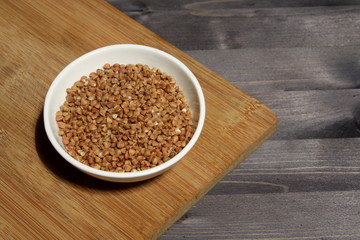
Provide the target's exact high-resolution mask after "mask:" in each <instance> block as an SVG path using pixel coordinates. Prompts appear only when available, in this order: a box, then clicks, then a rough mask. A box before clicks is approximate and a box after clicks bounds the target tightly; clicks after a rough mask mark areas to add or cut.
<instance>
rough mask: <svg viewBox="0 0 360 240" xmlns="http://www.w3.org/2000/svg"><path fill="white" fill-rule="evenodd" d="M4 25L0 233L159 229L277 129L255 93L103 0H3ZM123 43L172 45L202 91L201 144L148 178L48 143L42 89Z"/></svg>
mask: <svg viewBox="0 0 360 240" xmlns="http://www.w3.org/2000/svg"><path fill="white" fill-rule="evenodd" d="M50 2H51V3H50ZM0 26H1V31H0V41H1V42H0V43H1V44H0V50H1V54H0V63H1V64H0V74H1V79H0V99H1V106H0V108H1V115H0V148H1V149H0V161H1V169H0V179H1V181H0V193H1V194H0V238H1V239H12V238H13V239H146V238H156V237H158V236H160V235H161V233H163V232H164V231H165V230H166V229H167V228H168V227H169V226H171V224H173V223H174V222H175V221H176V220H177V219H179V217H180V216H181V215H182V214H184V213H185V212H186V211H187V210H188V209H189V208H190V207H191V206H192V205H193V204H194V203H195V202H196V201H197V200H198V199H199V198H200V197H201V196H203V195H204V194H205V193H206V192H207V191H208V190H209V189H211V188H212V187H213V186H214V185H215V184H216V183H217V182H218V181H219V180H220V179H221V178H222V177H224V176H225V175H226V174H227V173H228V172H229V171H230V170H232V169H233V168H234V167H235V166H236V165H237V164H239V163H240V162H241V161H242V160H243V159H244V158H245V157H246V156H247V155H249V154H250V153H251V152H252V151H254V150H255V149H256V148H257V147H258V146H259V145H260V144H261V143H262V142H263V141H264V140H265V139H266V138H268V137H269V136H270V135H271V134H272V133H273V132H274V131H275V129H276V125H277V120H276V116H275V115H274V114H273V113H272V112H271V111H270V110H269V109H268V108H266V107H265V106H264V105H262V104H261V103H260V102H258V101H257V100H256V99H254V98H252V97H250V96H248V95H247V94H245V93H244V92H242V91H241V90H240V89H237V88H235V87H234V86H232V85H231V84H229V83H228V82H227V81H226V80H224V79H222V78H221V77H220V76H218V75H216V74H215V73H214V72H212V71H211V70H209V69H207V68H206V67H204V66H203V65H201V64H200V63H198V62H196V61H195V60H194V59H192V58H191V57H189V56H188V55H186V54H185V53H183V52H182V51H180V50H179V49H177V48H175V47H174V46H172V45H170V44H169V43H167V42H166V41H164V40H163V39H161V38H159V37H158V36H157V35H155V34H154V33H152V32H151V31H149V30H147V29H146V28H144V27H143V26H141V25H139V24H138V23H136V22H135V21H133V20H132V19H130V18H129V17H127V16H126V15H124V14H123V13H121V12H119V11H118V10H117V9H115V8H113V7H111V6H110V5H108V4H107V3H105V2H103V1H100V0H96V1H88V0H84V1H76V2H74V1H66V0H57V1H46V0H37V1H33V0H27V1H26V0H18V1H7V0H5V1H2V3H1V8H0ZM119 43H134V44H143V45H148V46H151V47H155V48H158V49H161V50H163V51H166V52H168V53H170V54H172V55H174V56H175V57H177V58H178V59H180V60H181V61H182V62H183V63H185V65H187V66H188V67H189V68H190V69H191V70H192V71H193V73H194V74H195V75H196V77H197V78H198V79H199V81H200V84H201V86H202V87H203V90H204V94H205V99H206V107H207V116H206V120H205V125H204V129H203V132H202V134H201V136H200V138H199V140H198V142H197V143H196V145H195V147H194V148H193V149H192V150H191V151H190V153H188V154H187V155H186V157H185V158H184V159H183V160H182V161H180V163H178V164H177V165H176V166H175V167H174V168H173V169H171V170H170V171H168V172H166V173H165V174H163V175H161V176H159V177H157V178H155V179H152V180H149V181H146V182H140V183H131V184H129V183H127V184H121V183H109V182H104V181H100V180H97V179H95V178H91V177H89V176H87V175H85V174H83V173H81V172H80V171H78V170H76V169H75V168H73V167H72V166H70V165H69V164H68V163H67V162H66V161H65V160H64V159H62V158H61V157H60V155H59V154H57V152H56V151H55V150H54V149H53V148H52V146H51V145H50V143H49V141H48V139H47V137H46V135H45V131H44V127H43V120H42V107H43V103H44V98H45V94H46V92H47V89H48V87H49V86H50V84H51V82H52V81H53V79H54V78H55V76H56V75H57V74H58V73H59V72H60V71H61V70H62V68H63V67H65V66H66V65H67V64H68V63H70V62H71V61H72V60H74V59H75V58H77V57H79V56H80V55H82V54H84V53H86V52H88V51H91V50H93V49H96V48H99V47H103V46H106V45H111V44H119ZM219 64H221V63H219ZM219 204H220V203H219Z"/></svg>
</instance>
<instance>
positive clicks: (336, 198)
mask: <svg viewBox="0 0 360 240" xmlns="http://www.w3.org/2000/svg"><path fill="white" fill-rule="evenodd" d="M359 197H360V191H349V192H312V193H276V194H266V195H265V194H236V195H217V196H213V195H207V196H205V197H204V198H203V199H202V200H201V201H200V202H199V204H197V205H196V206H195V207H193V208H192V209H191V210H190V211H189V212H188V213H187V214H186V215H185V216H184V217H183V218H182V219H181V220H180V221H179V222H178V223H177V224H176V225H174V226H173V227H172V228H170V229H169V230H168V231H167V232H166V233H165V234H164V235H163V236H162V237H161V238H159V239H160V240H165V239H184V238H186V239H345V240H347V239H353V240H355V239H359V238H360V228H359V224H360V220H359V213H360V204H359V201H358V199H359Z"/></svg>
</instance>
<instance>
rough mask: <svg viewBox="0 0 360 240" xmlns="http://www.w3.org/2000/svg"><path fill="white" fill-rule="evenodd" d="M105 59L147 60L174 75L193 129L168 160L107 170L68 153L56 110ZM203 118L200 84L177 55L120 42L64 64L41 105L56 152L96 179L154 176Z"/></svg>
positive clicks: (169, 163) (170, 163)
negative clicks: (138, 167)
mask: <svg viewBox="0 0 360 240" xmlns="http://www.w3.org/2000/svg"><path fill="white" fill-rule="evenodd" d="M105 63H110V64H114V63H119V64H137V63H140V64H146V65H148V66H149V67H157V68H158V69H160V70H161V71H162V72H166V73H167V74H168V75H170V76H172V77H174V78H175V79H176V83H177V85H179V86H180V88H181V90H182V91H183V92H184V94H185V97H186V98H187V101H188V104H189V106H190V108H191V110H192V113H193V118H194V124H195V126H196V130H195V133H194V135H193V137H192V138H191V140H190V141H189V143H188V144H187V145H186V146H185V147H184V149H183V150H182V151H181V152H180V153H178V154H177V155H176V156H174V157H173V158H172V159H170V160H168V161H167V162H165V163H163V164H161V165H159V166H156V167H153V168H150V169H147V170H143V171H138V172H126V173H118V172H108V171H103V170H98V169H95V168H92V167H89V166H86V165H84V164H82V163H81V162H79V161H77V160H76V159H74V158H73V157H71V156H70V155H69V154H68V153H67V152H66V150H65V149H64V146H63V144H62V141H61V137H60V136H58V130H59V129H58V126H57V123H56V120H55V115H56V112H57V111H58V110H59V109H60V106H61V105H62V104H63V103H64V101H65V97H66V89H67V88H70V87H71V86H72V85H73V84H74V82H76V81H78V80H79V79H80V77H81V76H84V75H85V76H88V75H89V74H90V73H91V72H94V71H96V69H99V68H102V66H103V65H104V64H105ZM204 121H205V100H204V95H203V92H202V90H201V87H200V84H199V82H198V81H197V79H196V77H195V76H194V74H193V73H192V72H191V71H190V70H189V69H188V68H187V67H186V66H185V65H184V64H183V63H182V62H180V61H179V60H178V59H176V58H175V57H173V56H171V55H169V54H168V53H165V52H163V51H160V50H158V49H155V48H151V47H147V46H142V45H133V44H119V45H111V46H107V47H102V48H99V49H96V50H94V51H91V52H89V53H86V54H84V55H83V56H81V57H79V58H77V59H76V60H74V61H73V62H71V63H70V64H69V65H68V66H66V67H65V68H64V69H63V70H62V71H61V72H60V73H59V75H58V76H57V77H56V78H55V80H54V82H53V83H52V84H51V86H50V88H49V90H48V92H47V95H46V98H45V105H44V123H45V130H46V134H47V135H48V138H49V140H50V142H51V144H52V145H53V146H54V148H55V149H56V150H57V151H58V152H59V154H60V155H61V156H62V157H63V158H64V159H65V160H67V161H68V162H69V163H71V164H72V165H73V166H75V167H76V168H78V169H79V170H81V171H83V172H85V173H87V174H89V175H91V176H93V177H96V178H99V179H103V180H107V181H112V182H136V181H142V180H146V179H149V178H152V177H155V176H157V175H159V174H161V173H163V172H165V171H166V170H168V169H169V168H170V167H172V166H173V165H174V164H175V163H177V162H178V161H179V160H180V159H181V158H182V157H184V155H185V154H186V153H188V152H189V150H190V149H191V148H192V147H193V146H194V144H195V143H196V141H197V140H198V138H199V136H200V132H201V130H202V128H203V125H204Z"/></svg>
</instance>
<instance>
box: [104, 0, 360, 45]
mask: <svg viewBox="0 0 360 240" xmlns="http://www.w3.org/2000/svg"><path fill="white" fill-rule="evenodd" d="M237 2H238V1H220V0H218V1H217V0H215V1H201V2H194V1H189V2H176V1H169V2H168V3H167V4H164V3H155V1H142V4H140V5H139V4H132V6H133V7H135V6H138V7H139V9H142V10H140V11H136V12H134V11H130V12H128V14H129V15H130V16H131V17H133V18H134V19H135V20H136V21H138V22H140V23H141V24H143V25H144V26H146V27H148V28H149V29H151V30H152V31H154V32H155V33H157V34H159V35H160V36H161V37H163V38H165V39H167V40H168V41H169V42H170V43H172V44H174V45H175V46H177V47H178V48H180V49H182V50H205V49H236V48H294V47H307V48H310V47H313V48H314V47H315V48H316V47H324V46H354V45H359V43H360V38H359V33H358V31H354V30H353V29H357V21H359V20H360V15H359V12H360V6H359V5H358V4H359V3H358V2H357V1H354V2H353V1H351V2H350V1H349V2H345V3H340V2H337V3H334V4H333V6H332V7H331V8H330V7H327V6H328V5H329V2H324V1H322V2H319V3H317V2H316V3H312V2H311V1H299V2H298V1H291V2H290V3H289V4H287V3H279V2H280V1H276V2H274V3H273V2H269V1H261V3H260V4H259V5H257V4H255V3H253V4H252V6H251V5H250V4H249V3H248V4H246V3H247V2H245V4H242V3H241V2H243V1H239V2H240V3H237ZM286 2H287V1H286ZM110 3H113V4H114V5H115V6H117V7H118V8H119V9H122V6H126V4H124V5H123V4H122V3H117V4H115V1H110ZM136 3H138V2H136ZM144 5H145V6H144ZM249 5H250V6H249ZM124 8H125V9H126V7H124ZM169 9H176V11H171V10H169ZM168 10H169V11H168ZM165 18H166V21H164V19H165Z"/></svg>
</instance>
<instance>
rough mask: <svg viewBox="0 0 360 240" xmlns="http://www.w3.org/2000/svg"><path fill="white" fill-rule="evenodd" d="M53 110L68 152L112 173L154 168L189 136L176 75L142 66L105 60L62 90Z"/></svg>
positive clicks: (186, 111)
mask: <svg viewBox="0 0 360 240" xmlns="http://www.w3.org/2000/svg"><path fill="white" fill-rule="evenodd" d="M66 92H67V96H66V101H65V103H64V104H63V105H62V106H61V107H60V111H58V112H57V113H56V121H57V124H58V127H59V129H60V130H59V135H60V136H62V142H63V144H64V147H65V149H66V150H67V152H68V153H69V154H70V155H71V156H72V157H74V158H75V159H77V160H78V161H80V162H81V163H83V164H85V165H88V166H91V167H93V168H96V169H101V170H105V171H111V172H136V171H141V170H145V169H148V168H151V167H155V166H158V165H160V164H162V163H164V162H166V161H168V160H169V159H170V158H172V157H174V156H175V155H176V154H177V153H179V152H180V151H181V150H182V149H183V148H184V147H185V145H186V144H187V143H188V142H189V140H190V139H191V137H192V136H193V134H194V130H195V128H194V125H193V120H192V114H191V111H190V109H189V106H188V105H187V103H186V99H185V97H184V94H183V93H182V92H181V91H180V89H179V87H178V86H177V85H176V82H175V79H173V78H172V77H171V76H168V75H167V74H166V73H162V72H161V71H160V70H159V69H156V68H152V69H151V68H149V67H148V66H147V65H142V64H136V65H119V64H114V65H110V64H105V65H104V66H103V69H98V70H97V71H96V72H92V73H91V74H90V75H89V76H88V77H87V76H83V77H81V79H80V80H79V81H77V82H75V84H74V85H73V86H72V87H71V88H68V89H67V90H66Z"/></svg>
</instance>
